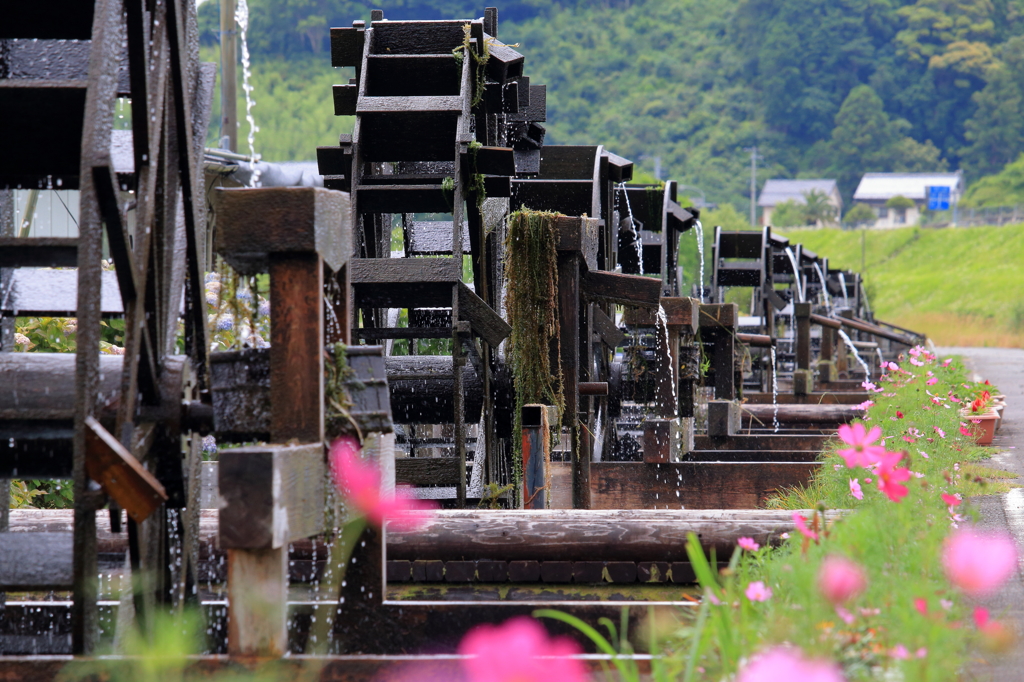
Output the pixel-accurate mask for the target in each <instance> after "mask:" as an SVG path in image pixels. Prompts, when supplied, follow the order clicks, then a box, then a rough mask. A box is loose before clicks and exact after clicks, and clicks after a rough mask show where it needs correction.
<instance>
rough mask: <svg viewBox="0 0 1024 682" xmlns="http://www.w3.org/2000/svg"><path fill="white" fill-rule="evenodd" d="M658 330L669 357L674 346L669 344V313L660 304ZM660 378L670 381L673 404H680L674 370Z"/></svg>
mask: <svg viewBox="0 0 1024 682" xmlns="http://www.w3.org/2000/svg"><path fill="white" fill-rule="evenodd" d="M658 330H659V331H660V332H661V340H662V341H664V342H665V352H666V353H669V357H671V351H670V350H669V349H670V348H671V347H672V346H671V345H670V344H669V340H668V314H667V313H666V312H665V308H664V307H663V306H660V305H659V306H658ZM659 380H660V381H668V382H669V383H670V384H671V385H672V404H673V406H678V405H679V396H678V395H677V394H676V391H677V390H678V389H677V387H676V382H675V380H674V378H673V376H672V370H671V369H669V372H668V377H665V376H662V377H660V379H659Z"/></svg>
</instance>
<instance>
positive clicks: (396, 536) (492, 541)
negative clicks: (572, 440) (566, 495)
mask: <svg viewBox="0 0 1024 682" xmlns="http://www.w3.org/2000/svg"><path fill="white" fill-rule="evenodd" d="M598 466H599V465H598V464H597V463H595V464H594V467H595V469H594V471H595V472H597V471H598V470H599V469H598ZM636 466H637V467H644V465H642V464H637V465H636ZM688 466H689V467H690V468H693V465H688ZM727 466H732V467H734V468H742V467H746V468H748V469H749V468H751V467H750V465H727ZM794 466H796V467H797V468H802V469H804V470H805V471H806V470H807V469H808V467H807V466H805V465H794ZM620 468H621V467H620ZM652 468H653V467H652ZM563 469H567V466H563ZM673 478H674V476H673ZM599 480H600V479H599ZM673 497H674V495H673ZM662 498H663V499H664V498H665V496H664V495H662ZM597 499H598V496H596V495H595V500H597ZM792 529H793V519H792V512H791V511H772V510H729V511H726V510H716V511H701V510H691V509H686V510H680V509H678V508H677V509H659V510H656V511H655V510H650V509H630V510H616V511H594V510H581V509H565V510H554V509H550V510H543V511H541V510H537V511H530V510H515V511H470V510H466V511H454V510H451V511H448V510H446V511H440V512H436V513H435V514H434V515H432V517H431V519H430V520H429V521H428V522H427V523H426V524H425V525H424V526H421V527H420V528H418V529H416V530H415V531H405V530H393V529H391V528H389V529H388V531H387V556H388V559H389V560H395V559H407V560H416V559H419V560H428V559H430V560H442V559H447V558H456V557H458V558H465V559H466V560H469V559H495V560H502V561H509V562H510V566H509V570H510V571H512V572H513V573H516V574H517V575H518V571H520V569H522V570H526V569H527V568H528V567H525V566H520V565H519V564H517V563H516V562H518V561H542V562H548V561H558V560H561V561H573V560H579V561H584V560H586V561H684V560H686V549H685V544H686V537H687V535H688V534H689V533H691V532H693V533H696V534H697V536H698V537H699V538H700V540H701V544H702V545H703V546H705V547H715V548H717V550H718V552H719V555H722V554H723V552H724V553H725V555H728V553H731V552H732V548H733V547H734V546H735V543H736V540H737V539H738V538H740V537H744V536H747V537H752V538H754V539H755V540H757V541H758V542H761V543H762V544H763V543H767V542H771V541H773V540H777V538H778V535H779V534H780V533H784V532H788V531H790V530H792ZM513 580H515V579H514V578H513Z"/></svg>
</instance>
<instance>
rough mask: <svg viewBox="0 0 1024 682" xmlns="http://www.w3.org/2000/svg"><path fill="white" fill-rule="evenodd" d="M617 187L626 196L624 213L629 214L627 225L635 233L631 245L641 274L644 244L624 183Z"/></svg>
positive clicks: (642, 270) (642, 272)
mask: <svg viewBox="0 0 1024 682" xmlns="http://www.w3.org/2000/svg"><path fill="white" fill-rule="evenodd" d="M617 189H618V190H619V191H620V192H622V196H623V197H625V198H626V214H627V215H628V216H629V226H630V227H631V228H633V231H634V232H635V233H636V241H634V242H633V245H634V246H636V260H637V263H638V265H637V267H638V268H640V274H641V275H642V274H644V244H643V240H642V239H641V238H640V230H638V229H636V220H634V218H633V207H632V206H630V205H629V192H627V191H626V183H624V182H620V183H619V184H618V185H617Z"/></svg>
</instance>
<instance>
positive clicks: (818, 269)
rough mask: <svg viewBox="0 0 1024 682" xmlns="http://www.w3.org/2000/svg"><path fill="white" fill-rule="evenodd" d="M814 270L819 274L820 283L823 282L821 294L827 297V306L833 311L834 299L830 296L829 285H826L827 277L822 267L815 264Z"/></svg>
mask: <svg viewBox="0 0 1024 682" xmlns="http://www.w3.org/2000/svg"><path fill="white" fill-rule="evenodd" d="M814 270H815V272H817V273H818V281H819V282H821V293H822V294H823V295H824V296H825V306H826V307H827V308H828V309H829V310H832V297H831V296H829V295H828V285H827V284H825V275H824V274H823V273H822V272H821V265H819V264H818V263H815V264H814Z"/></svg>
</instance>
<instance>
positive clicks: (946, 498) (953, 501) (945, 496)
mask: <svg viewBox="0 0 1024 682" xmlns="http://www.w3.org/2000/svg"><path fill="white" fill-rule="evenodd" d="M942 501H943V502H945V503H946V506H947V507H956V506H958V505H959V504H960V498H959V497H957V496H956V495H950V494H949V493H942Z"/></svg>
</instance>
